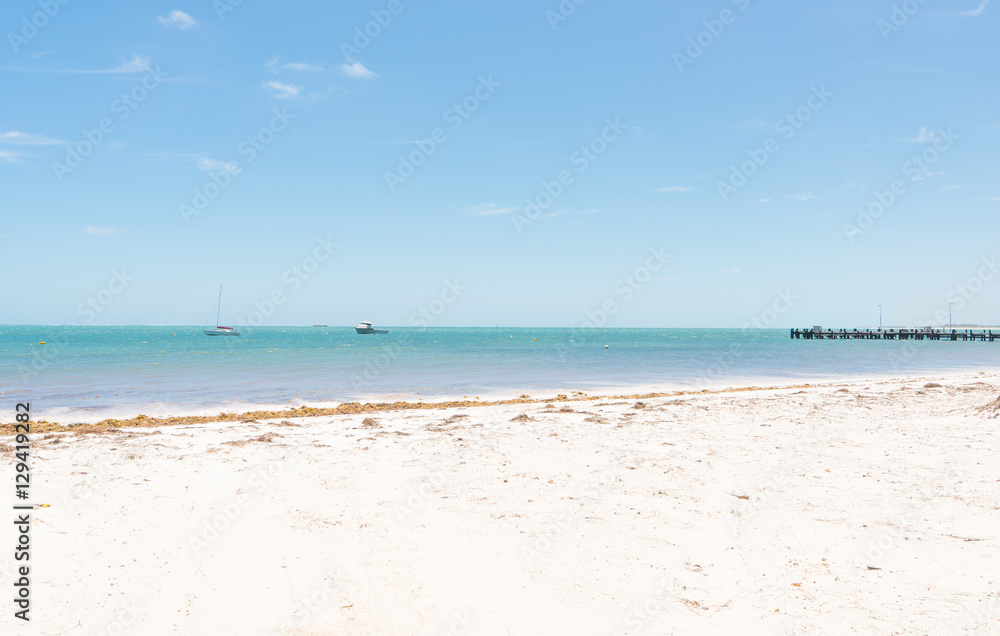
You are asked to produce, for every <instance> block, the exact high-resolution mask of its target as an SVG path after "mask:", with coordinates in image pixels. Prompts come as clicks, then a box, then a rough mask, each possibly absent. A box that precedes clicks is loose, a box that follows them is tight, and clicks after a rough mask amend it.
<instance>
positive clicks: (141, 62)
mask: <svg viewBox="0 0 1000 636" xmlns="http://www.w3.org/2000/svg"><path fill="white" fill-rule="evenodd" d="M148 70H149V58H148V57H143V56H141V55H133V56H132V59H131V60H129V61H127V62H123V63H122V65H121V66H119V67H118V68H113V69H110V70H107V71H94V72H95V73H142V72H143V71H148Z"/></svg>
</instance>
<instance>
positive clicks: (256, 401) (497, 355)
mask: <svg viewBox="0 0 1000 636" xmlns="http://www.w3.org/2000/svg"><path fill="white" fill-rule="evenodd" d="M389 329H390V333H389V334H387V335H370V336H359V335H356V334H355V333H354V329H353V327H326V328H316V327H262V328H256V329H253V328H246V329H244V330H243V336H242V337H239V338H210V337H207V336H204V335H203V334H202V333H201V328H199V327H84V326H61V327H47V326H0V396H2V398H3V401H4V403H11V404H12V403H13V402H14V401H15V400H31V401H32V402H33V403H34V408H33V410H38V411H42V412H43V415H44V413H46V412H47V413H48V414H50V416H52V417H56V416H57V415H58V416H59V417H57V418H56V419H65V418H64V417H62V416H70V415H72V416H93V417H97V416H105V415H114V416H118V417H120V416H124V415H135V414H138V413H146V414H150V415H151V414H169V413H175V414H180V413H186V412H201V411H203V410H207V411H208V412H215V411H218V410H219V407H221V406H230V405H236V406H244V405H246V406H253V405H289V404H303V403H305V404H316V403H323V402H331V401H345V400H354V399H372V398H374V399H378V398H380V397H382V398H393V399H396V398H400V399H419V398H431V397H436V396H442V395H455V396H463V395H468V396H486V395H498V394H504V393H510V392H527V393H531V392H541V391H553V390H564V391H565V390H580V391H585V392H593V391H599V390H601V389H607V388H618V387H628V386H649V385H655V386H657V387H659V388H663V389H670V388H693V387H709V386H720V385H724V386H728V385H736V384H744V383H760V382H764V381H782V380H784V381H788V380H813V379H824V378H838V377H851V378H853V377H875V376H885V375H904V374H906V373H910V372H913V373H929V372H938V371H952V370H977V369H993V368H996V367H997V365H998V363H1000V343H971V342H893V341H805V340H791V339H790V338H789V335H788V331H787V330H784V329H774V330H741V329H593V330H590V329H588V330H579V329H528V328H502V327H501V328H496V329H466V328H437V329H421V328H389ZM536 338H537V340H536ZM39 341H45V342H46V343H47V344H45V345H40V344H38V342H39ZM605 345H607V346H608V349H605ZM8 406H10V404H8ZM4 408H7V407H4ZM8 410H9V409H8ZM4 419H6V418H4Z"/></svg>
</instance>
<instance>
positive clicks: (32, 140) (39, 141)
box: [0, 131, 66, 146]
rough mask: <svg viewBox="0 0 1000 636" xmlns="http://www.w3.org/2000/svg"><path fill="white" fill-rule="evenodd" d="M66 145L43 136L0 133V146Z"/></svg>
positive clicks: (14, 132) (59, 140)
mask: <svg viewBox="0 0 1000 636" xmlns="http://www.w3.org/2000/svg"><path fill="white" fill-rule="evenodd" d="M64 143H66V142H65V141H62V140H61V139H52V138H51V137H46V136H45V135H32V134H30V133H23V132H17V131H11V132H5V133H0V144H20V145H24V146H61V145H62V144H64Z"/></svg>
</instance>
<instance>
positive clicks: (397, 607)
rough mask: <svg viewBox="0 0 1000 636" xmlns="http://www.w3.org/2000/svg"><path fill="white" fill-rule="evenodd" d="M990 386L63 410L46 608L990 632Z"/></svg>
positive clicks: (929, 378)
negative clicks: (150, 412)
mask: <svg viewBox="0 0 1000 636" xmlns="http://www.w3.org/2000/svg"><path fill="white" fill-rule="evenodd" d="M998 391H1000V372H993V373H989V374H987V373H985V372H984V373H975V374H968V373H965V374H948V375H945V374H913V375H909V376H906V377H902V378H896V379H892V380H885V379H867V380H863V381H860V382H855V383H844V382H831V383H808V384H804V383H803V384H785V385H782V386H773V387H772V386H746V387H730V388H726V389H717V390H709V389H702V390H698V391H688V392H659V393H625V394H608V395H600V396H597V395H580V394H573V393H570V392H566V393H562V394H555V395H554V396H548V395H547V396H545V397H542V396H534V397H532V398H515V399H513V400H508V401H506V403H498V402H482V401H480V402H475V401H460V402H456V401H453V402H423V403H383V404H367V405H361V404H352V405H341V406H340V407H338V409H337V412H335V413H332V414H329V415H325V416H320V414H319V413H316V414H311V413H306V414H305V415H304V416H301V417H291V418H288V419H281V418H285V417H288V415H289V413H288V411H284V412H282V413H280V414H278V418H277V419H271V420H267V419H254V418H246V419H240V416H237V415H232V416H231V417H230V419H228V420H213V421H208V420H211V419H212V418H206V421H204V422H201V423H194V422H176V423H175V424H178V425H173V426H170V425H166V424H158V425H155V423H154V422H151V421H150V420H148V419H147V420H139V421H136V422H133V424H134V426H129V427H121V426H116V427H107V428H99V427H94V426H79V427H62V428H60V429H59V430H57V431H55V432H52V433H49V434H41V435H37V436H34V437H33V438H32V457H33V460H34V463H33V465H32V471H33V474H35V475H36V479H37V480H38V481H37V483H36V484H35V485H34V488H35V489H36V490H34V491H33V493H32V494H33V495H34V496H35V497H36V498H37V501H39V502H44V504H43V506H42V507H39V508H37V509H35V511H34V512H33V515H34V520H35V521H36V522H37V526H33V527H32V532H33V537H32V540H33V542H37V544H38V546H39V548H38V550H37V553H33V554H32V558H33V559H35V558H37V559H38V560H37V565H38V567H39V570H40V571H44V572H51V573H52V576H51V578H50V579H49V580H52V581H58V582H59V585H51V584H49V583H48V581H45V580H43V581H42V582H41V583H39V584H38V585H40V587H39V589H40V590H43V591H44V595H45V598H46V602H47V604H48V605H47V607H48V608H50V609H48V610H47V611H46V612H45V614H44V620H45V625H44V627H45V628H46V629H45V631H46V632H47V633H96V632H98V631H100V632H103V631H106V627H107V625H108V624H109V622H110V621H112V620H114V617H115V616H118V615H121V616H125V615H126V614H127V612H128V609H127V608H132V607H138V608H140V609H141V612H136V613H134V614H127V616H129V617H131V618H130V620H132V621H134V622H133V623H131V624H130V631H134V632H136V633H143V634H151V635H154V634H167V633H177V632H183V633H187V634H192V635H195V634H218V633H248V634H249V633H272V632H277V631H282V633H301V634H306V633H338V634H345V635H354V634H356V635H362V634H374V633H386V634H397V633H398V634H404V633H406V634H410V633H431V632H432V631H433V632H434V633H444V631H446V627H447V625H449V624H451V623H452V622H453V621H454V620H455V618H454V617H455V616H456V615H461V616H463V617H468V618H469V621H470V622H471V623H474V624H475V631H476V633H480V632H482V633H484V634H485V633H490V634H493V633H497V634H499V633H517V634H521V633H607V634H623V633H637V632H638V631H642V633H670V632H671V630H673V633H676V634H706V633H741V634H752V635H754V636H756V635H760V636H765V635H770V634H775V633H810V634H813V633H815V634H825V633H834V631H835V632H836V633H838V634H839V633H871V632H872V631H873V629H872V626H873V625H875V626H877V629H875V630H874V631H878V633H886V634H888V633H907V634H938V633H946V632H948V631H949V630H950V631H955V630H956V627H957V626H962V627H964V628H965V629H968V630H970V631H974V630H976V629H980V630H981V631H985V630H988V626H989V625H991V624H995V622H996V619H997V617H1000V589H998V588H997V586H996V584H995V581H996V577H995V573H994V570H995V567H993V564H994V563H996V560H997V558H1000V535H998V532H997V528H998V527H1000V500H998V499H997V491H996V485H997V483H998V482H1000V463H998V462H997V461H996V459H995V448H996V436H997V435H998V434H1000V429H998V428H997V426H998V424H1000V419H998V418H1000V400H998V399H997V395H998ZM651 396H657V397H651ZM260 415H264V414H263V413H262V414H260ZM181 424H189V425H181ZM151 425H155V426H154V427H151ZM143 427H145V428H146V430H143ZM5 441H6V440H5ZM12 450H13V449H12V448H9V447H8V448H3V447H0V452H5V454H4V455H0V457H4V456H5V457H11V455H9V454H6V452H11V451H12ZM47 504H51V505H47ZM262 546H267V549H266V550H262ZM2 567H3V564H0V568H2ZM151 580H155V581H156V584H155V585H150V581H151ZM303 598H308V599H315V600H311V601H310V603H312V604H311V605H310V606H309V608H308V609H309V611H308V612H306V611H303V610H302V606H301V602H302V599H303ZM79 607H87V608H91V611H89V612H87V613H86V614H85V615H81V614H80V612H79V611H78V609H77V608H79ZM178 608H183V612H179V611H178ZM637 608H638V609H637ZM458 613H460V614H458ZM5 621H9V618H0V625H6V623H5ZM831 624H835V625H836V629H835V630H833V629H831V627H830V625H831ZM640 628H641V630H640ZM991 633H992V632H991Z"/></svg>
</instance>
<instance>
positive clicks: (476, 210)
mask: <svg viewBox="0 0 1000 636" xmlns="http://www.w3.org/2000/svg"><path fill="white" fill-rule="evenodd" d="M520 209H521V208H499V207H497V204H496V203H480V204H479V205H474V206H472V207H471V208H466V209H465V210H462V212H463V213H464V214H471V215H473V216H496V215H498V214H511V213H512V212H517V211H518V210H520Z"/></svg>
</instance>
